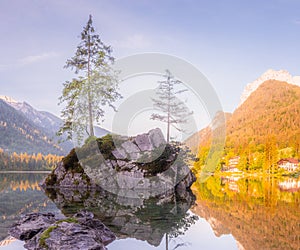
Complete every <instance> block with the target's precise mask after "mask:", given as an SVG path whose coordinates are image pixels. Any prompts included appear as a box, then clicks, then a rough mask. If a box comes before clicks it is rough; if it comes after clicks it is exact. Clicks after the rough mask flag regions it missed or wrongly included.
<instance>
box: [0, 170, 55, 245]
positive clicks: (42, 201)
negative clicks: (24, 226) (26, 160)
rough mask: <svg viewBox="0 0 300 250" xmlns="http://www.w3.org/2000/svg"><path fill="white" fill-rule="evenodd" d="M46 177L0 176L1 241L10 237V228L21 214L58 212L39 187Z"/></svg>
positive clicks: (26, 174) (28, 175) (38, 175)
mask: <svg viewBox="0 0 300 250" xmlns="http://www.w3.org/2000/svg"><path fill="white" fill-rule="evenodd" d="M46 175H47V174H32V173H23V174H3V173H1V174H0V241H3V240H4V239H5V238H6V237H7V236H8V233H7V231H8V229H9V227H10V226H11V225H12V224H13V223H14V222H16V221H17V220H18V219H19V217H20V215H21V214H25V213H30V212H38V211H40V212H43V211H57V209H56V207H55V205H54V204H53V203H52V202H51V201H49V199H48V198H47V197H46V196H45V195H44V193H43V192H42V191H41V189H40V187H39V185H38V184H39V183H40V182H41V181H42V179H43V178H45V177H46ZM7 239H8V240H7ZM7 239H6V241H5V242H10V240H11V239H9V238H7ZM0 244H4V243H0Z"/></svg>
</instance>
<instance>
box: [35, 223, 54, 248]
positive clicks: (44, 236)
mask: <svg viewBox="0 0 300 250" xmlns="http://www.w3.org/2000/svg"><path fill="white" fill-rule="evenodd" d="M57 227H58V226H57V225H53V226H50V227H48V228H47V229H46V230H45V231H44V232H43V233H42V234H41V236H40V239H39V245H40V247H43V248H46V249H49V248H48V246H47V244H46V240H47V239H48V238H49V237H50V234H51V232H52V231H53V230H54V229H56V228H57Z"/></svg>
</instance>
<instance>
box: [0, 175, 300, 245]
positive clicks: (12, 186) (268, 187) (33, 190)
mask: <svg viewBox="0 0 300 250" xmlns="http://www.w3.org/2000/svg"><path fill="white" fill-rule="evenodd" d="M46 175H47V174H45V173H1V174H0V249H1V250H2V249H14V250H17V249H24V248H23V243H22V242H20V241H17V240H15V239H13V238H11V237H9V235H8V233H7V230H8V228H9V227H10V225H11V224H13V223H14V222H15V221H17V220H18V218H19V217H20V215H21V214H25V213H28V212H38V211H39V212H53V213H56V214H60V215H61V214H64V215H66V216H71V215H73V214H74V213H76V211H78V210H80V209H86V210H89V211H92V212H93V213H94V214H95V217H96V218H99V219H100V220H101V221H103V223H104V224H106V225H107V226H108V227H109V228H110V229H111V230H112V231H113V232H114V233H115V234H116V235H117V240H116V241H114V242H113V243H111V244H110V245H108V246H107V248H108V249H109V250H117V249H118V250H119V249H134V250H135V249H136V250H138V249H139V250H140V249H168V250H175V249H195V250H196V249H299V247H300V179H293V178H288V177H285V178H274V177H273V178H271V177H264V178H254V177H251V178H241V177H238V176H230V177H228V176H227V177H226V176H224V177H209V178H207V179H206V180H204V181H203V182H200V181H197V182H196V183H195V184H194V185H193V187H192V190H193V194H190V195H188V197H186V198H185V199H184V200H183V199H180V198H178V197H176V196H175V195H170V196H167V197H165V198H164V199H155V198H151V199H142V198H141V199H128V198H123V197H119V196H117V195H115V194H111V193H108V192H106V191H97V192H93V191H92V192H87V191H78V190H77V191H76V190H74V191H70V190H47V191H46V192H45V191H44V190H42V189H41V188H40V187H39V185H38V184H39V183H40V182H41V181H42V179H43V178H44V177H45V176H46Z"/></svg>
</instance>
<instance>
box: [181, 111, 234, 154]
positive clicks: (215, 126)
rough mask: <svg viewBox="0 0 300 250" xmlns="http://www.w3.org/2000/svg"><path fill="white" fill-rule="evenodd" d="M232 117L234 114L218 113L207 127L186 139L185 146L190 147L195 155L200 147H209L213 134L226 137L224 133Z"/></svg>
mask: <svg viewBox="0 0 300 250" xmlns="http://www.w3.org/2000/svg"><path fill="white" fill-rule="evenodd" d="M231 115H232V114H231V113H228V112H221V111H219V112H217V113H216V115H215V117H214V118H213V119H212V122H211V123H210V124H209V125H208V126H207V127H205V128H203V129H201V130H200V131H199V132H197V133H195V134H193V135H192V136H190V137H189V138H188V139H186V141H185V145H186V146H188V147H189V148H190V149H191V150H192V152H193V153H196V152H197V150H198V148H199V145H201V146H204V145H205V146H209V144H210V143H211V138H212V134H214V135H221V134H222V135H224V133H223V132H222V131H224V130H225V126H226V121H228V120H229V119H230V117H231Z"/></svg>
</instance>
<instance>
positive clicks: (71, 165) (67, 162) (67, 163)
mask: <svg viewBox="0 0 300 250" xmlns="http://www.w3.org/2000/svg"><path fill="white" fill-rule="evenodd" d="M62 161H63V163H64V167H65V169H66V171H69V170H71V171H72V172H76V173H83V172H84V170H83V168H82V166H81V165H80V163H79V160H78V157H77V154H76V150H75V148H73V149H72V150H71V152H70V153H69V154H68V155H67V156H66V157H64V158H63V159H62Z"/></svg>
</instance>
